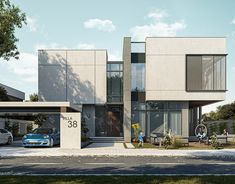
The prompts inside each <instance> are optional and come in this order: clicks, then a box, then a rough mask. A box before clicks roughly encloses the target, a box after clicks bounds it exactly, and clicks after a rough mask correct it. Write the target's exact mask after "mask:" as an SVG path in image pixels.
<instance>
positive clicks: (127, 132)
mask: <svg viewBox="0 0 235 184" xmlns="http://www.w3.org/2000/svg"><path fill="white" fill-rule="evenodd" d="M123 64H124V70H123V76H124V78H123V103H124V106H123V107H124V108H123V132H124V141H125V142H131V38H130V37H126V38H124V45H123Z"/></svg>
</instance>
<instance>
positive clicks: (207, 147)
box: [132, 142, 235, 150]
mask: <svg viewBox="0 0 235 184" xmlns="http://www.w3.org/2000/svg"><path fill="white" fill-rule="evenodd" d="M132 144H133V145H134V147H135V148H138V149H142V147H138V143H132ZM143 148H153V149H165V148H164V146H161V147H159V146H158V145H153V144H150V143H144V147H143ZM168 149H183V150H202V149H203V150H211V149H214V148H213V147H212V146H211V145H206V144H203V143H201V144H199V143H198V142H190V143H189V146H187V145H186V146H181V147H178V148H174V147H172V146H170V147H169V148H168ZM219 149H235V144H234V143H232V144H226V145H224V146H223V147H220V148H219Z"/></svg>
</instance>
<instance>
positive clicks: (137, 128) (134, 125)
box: [131, 122, 142, 142]
mask: <svg viewBox="0 0 235 184" xmlns="http://www.w3.org/2000/svg"><path fill="white" fill-rule="evenodd" d="M131 127H132V129H133V131H134V136H135V138H134V141H136V142H137V141H138V140H139V133H140V132H141V131H142V129H141V126H140V124H139V123H134V122H133V123H132V125H131Z"/></svg>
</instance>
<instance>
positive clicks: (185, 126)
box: [182, 102, 189, 137]
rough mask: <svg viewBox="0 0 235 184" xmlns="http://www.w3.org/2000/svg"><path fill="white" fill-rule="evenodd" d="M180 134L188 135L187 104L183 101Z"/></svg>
mask: <svg viewBox="0 0 235 184" xmlns="http://www.w3.org/2000/svg"><path fill="white" fill-rule="evenodd" d="M182 136H183V137H188V136H189V104H188V102H185V103H184V105H183V109H182Z"/></svg>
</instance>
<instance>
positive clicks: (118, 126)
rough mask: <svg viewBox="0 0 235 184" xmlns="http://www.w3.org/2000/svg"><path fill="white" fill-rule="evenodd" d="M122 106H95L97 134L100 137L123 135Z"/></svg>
mask: <svg viewBox="0 0 235 184" xmlns="http://www.w3.org/2000/svg"><path fill="white" fill-rule="evenodd" d="M122 111H123V110H122V107H121V106H115V107H108V108H107V107H106V106H96V107H95V135H96V136H99V137H122V136H123V123H122V119H123V113H122Z"/></svg>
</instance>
